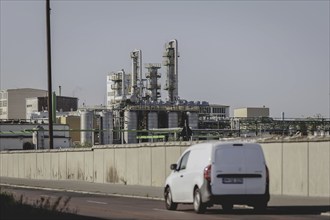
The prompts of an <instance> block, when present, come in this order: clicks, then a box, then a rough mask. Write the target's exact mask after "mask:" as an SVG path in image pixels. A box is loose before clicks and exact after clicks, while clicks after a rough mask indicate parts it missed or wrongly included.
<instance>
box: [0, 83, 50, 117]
mask: <svg viewBox="0 0 330 220" xmlns="http://www.w3.org/2000/svg"><path fill="white" fill-rule="evenodd" d="M31 97H47V91H46V90H41V89H31V88H21V89H7V90H1V91H0V119H17V120H20V119H25V118H26V108H25V99H26V98H31Z"/></svg>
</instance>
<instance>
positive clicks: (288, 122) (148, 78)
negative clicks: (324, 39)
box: [0, 40, 330, 150]
mask: <svg viewBox="0 0 330 220" xmlns="http://www.w3.org/2000/svg"><path fill="white" fill-rule="evenodd" d="M130 59H131V70H130V71H125V70H124V69H121V70H119V71H115V72H111V73H109V74H108V75H107V76H106V82H107V103H106V105H105V106H98V107H97V106H96V107H95V106H94V107H87V106H84V105H83V106H82V107H80V108H79V109H78V110H77V106H78V99H77V98H75V97H64V96H61V87H59V96H56V95H55V93H54V94H53V100H55V102H54V106H53V107H54V110H55V111H56V115H53V117H54V118H53V120H52V121H54V122H55V123H56V124H57V125H54V127H55V133H54V140H55V143H56V148H67V147H72V146H81V145H82V146H92V145H95V144H100V145H107V144H132V143H141V142H160V141H161V142H163V141H187V140H212V139H218V140H219V139H222V138H232V137H234V138H239V137H266V136H268V137H270V138H278V137H279V136H280V137H289V138H291V137H293V138H295V137H298V138H299V137H300V136H305V137H306V136H309V137H321V138H322V137H329V131H330V120H329V119H325V118H322V117H319V118H305V119H286V118H284V113H282V118H280V119H273V118H271V117H269V108H266V107H265V106H263V107H255V108H252V107H246V108H241V109H235V111H234V117H230V116H229V106H226V105H220V104H209V103H208V102H207V101H187V100H184V99H181V98H180V97H179V71H178V70H179V68H178V66H179V51H178V41H177V40H171V41H169V42H167V43H166V44H165V47H164V52H163V62H162V64H160V63H144V64H143V63H142V51H141V50H133V51H132V52H131V53H130ZM160 69H162V70H163V71H165V74H164V75H165V77H166V78H165V85H163V86H162V85H161V77H162V75H161V73H160ZM162 89H163V90H165V92H164V94H166V97H165V98H163V99H162V97H161V94H162V92H161V91H162ZM47 99H48V95H46V91H44V90H36V89H27V88H24V89H8V90H2V91H0V120H1V121H0V124H1V127H2V129H1V131H0V138H1V139H2V141H1V144H0V150H13V149H29V148H31V147H32V148H35V149H44V148H49V146H47V144H48V141H47V140H46V139H48V137H49V134H48V130H47V127H48V125H47V123H48V118H47V117H48V112H47V101H46V100H47ZM24 104H25V108H24ZM13 109H15V111H12V110H13ZM68 109H69V110H68ZM25 115H26V119H24V120H25V121H24V120H21V119H22V118H25ZM61 125H65V126H67V127H65V128H64V129H63V128H62V127H61ZM58 128H61V129H58ZM44 139H45V140H44Z"/></svg>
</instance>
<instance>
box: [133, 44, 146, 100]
mask: <svg viewBox="0 0 330 220" xmlns="http://www.w3.org/2000/svg"><path fill="white" fill-rule="evenodd" d="M131 58H132V74H131V101H132V102H136V101H138V100H141V99H142V92H143V82H142V51H141V50H133V51H132V52H131Z"/></svg>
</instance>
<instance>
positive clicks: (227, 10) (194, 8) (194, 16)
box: [0, 0, 330, 117]
mask: <svg viewBox="0 0 330 220" xmlns="http://www.w3.org/2000/svg"><path fill="white" fill-rule="evenodd" d="M0 1H1V4H0V6H1V10H0V14H1V23H0V24H1V75H0V76H1V83H0V84H1V89H11V88H39V89H46V90H47V67H46V24H45V23H46V21H45V14H46V12H45V1H41V0H38V1H32V0H21V1H18V0H0ZM329 7H330V6H329V1H327V0H325V1H106V0H103V1H92V0H90V1H86V0H85V1H77V0H74V1H73V0H72V1H65V0H62V1H59V0H51V9H52V10H51V12H52V13H51V31H52V66H53V68H52V74H53V90H56V91H57V90H58V86H59V85H60V86H61V87H62V95H65V96H76V97H78V98H79V105H82V103H83V102H84V103H85V104H87V105H94V104H98V105H99V104H105V100H106V76H107V74H108V73H109V72H111V71H117V70H120V69H122V68H123V69H125V71H126V72H130V69H131V60H130V52H131V51H132V50H134V49H141V50H142V53H143V63H161V62H162V53H163V51H164V44H165V43H166V42H168V41H170V40H172V39H177V40H178V42H179V53H180V58H179V96H180V97H181V98H182V99H186V100H188V101H208V102H210V103H212V104H223V105H229V106H230V108H231V112H232V110H233V109H235V108H239V107H247V106H249V107H261V106H263V105H265V106H266V107H269V108H270V114H271V116H272V117H280V116H281V112H285V115H286V116H287V117H308V116H314V115H316V114H321V115H322V116H324V117H330V115H329V114H330V112H329V111H330V110H329V102H330V90H329V83H330V77H329V75H330V73H329V59H330V58H329ZM144 72H146V69H144ZM160 73H161V74H162V75H163V77H162V78H163V81H164V80H165V68H161V69H160ZM162 87H164V84H162ZM162 93H163V95H162V99H163V100H165V97H166V96H165V91H164V92H162Z"/></svg>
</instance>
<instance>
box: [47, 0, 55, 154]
mask: <svg viewBox="0 0 330 220" xmlns="http://www.w3.org/2000/svg"><path fill="white" fill-rule="evenodd" d="M49 1H50V0H46V31H47V70H48V71H47V72H48V125H49V129H48V130H49V131H48V132H49V149H53V148H54V146H53V145H54V141H53V107H52V94H53V92H52V65H51V37H50V36H51V33H50V2H49Z"/></svg>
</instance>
